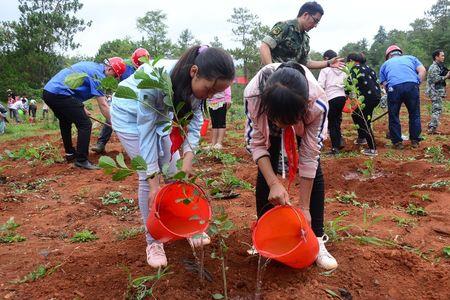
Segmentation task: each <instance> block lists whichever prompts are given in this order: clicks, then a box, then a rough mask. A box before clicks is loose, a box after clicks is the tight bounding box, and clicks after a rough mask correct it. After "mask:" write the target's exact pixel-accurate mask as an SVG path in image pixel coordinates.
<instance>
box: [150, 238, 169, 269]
mask: <svg viewBox="0 0 450 300" xmlns="http://www.w3.org/2000/svg"><path fill="white" fill-rule="evenodd" d="M146 252H147V263H148V264H149V265H150V266H151V267H153V268H159V267H165V266H167V257H166V253H165V252H164V246H163V244H162V243H158V242H153V243H151V244H150V245H147V249H146Z"/></svg>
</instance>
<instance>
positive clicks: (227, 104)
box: [226, 102, 231, 110]
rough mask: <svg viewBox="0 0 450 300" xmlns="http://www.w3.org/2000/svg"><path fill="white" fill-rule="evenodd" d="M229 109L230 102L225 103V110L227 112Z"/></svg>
mask: <svg viewBox="0 0 450 300" xmlns="http://www.w3.org/2000/svg"><path fill="white" fill-rule="evenodd" d="M230 107H231V102H227V103H226V108H227V110H228V109H230Z"/></svg>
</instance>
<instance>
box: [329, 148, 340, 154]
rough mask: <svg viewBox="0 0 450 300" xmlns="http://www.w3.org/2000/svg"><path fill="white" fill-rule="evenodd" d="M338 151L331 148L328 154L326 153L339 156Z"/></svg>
mask: <svg viewBox="0 0 450 300" xmlns="http://www.w3.org/2000/svg"><path fill="white" fill-rule="evenodd" d="M339 152H340V151H339V149H337V148H332V149H331V151H330V152H327V154H328V155H338V154H339Z"/></svg>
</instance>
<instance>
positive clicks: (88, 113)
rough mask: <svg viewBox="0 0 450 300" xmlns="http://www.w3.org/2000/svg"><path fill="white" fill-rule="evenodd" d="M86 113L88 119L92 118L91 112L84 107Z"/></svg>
mask: <svg viewBox="0 0 450 300" xmlns="http://www.w3.org/2000/svg"><path fill="white" fill-rule="evenodd" d="M84 112H85V113H86V115H87V116H88V117H90V116H91V112H90V111H89V110H87V108H86V107H84Z"/></svg>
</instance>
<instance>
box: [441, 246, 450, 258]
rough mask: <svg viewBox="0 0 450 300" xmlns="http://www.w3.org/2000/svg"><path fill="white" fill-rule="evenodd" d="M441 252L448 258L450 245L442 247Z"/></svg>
mask: <svg viewBox="0 0 450 300" xmlns="http://www.w3.org/2000/svg"><path fill="white" fill-rule="evenodd" d="M442 253H444V256H445V257H446V258H450V246H446V247H444V248H442Z"/></svg>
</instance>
